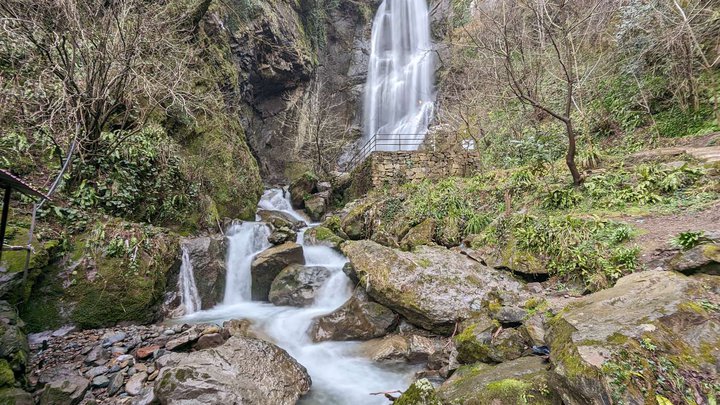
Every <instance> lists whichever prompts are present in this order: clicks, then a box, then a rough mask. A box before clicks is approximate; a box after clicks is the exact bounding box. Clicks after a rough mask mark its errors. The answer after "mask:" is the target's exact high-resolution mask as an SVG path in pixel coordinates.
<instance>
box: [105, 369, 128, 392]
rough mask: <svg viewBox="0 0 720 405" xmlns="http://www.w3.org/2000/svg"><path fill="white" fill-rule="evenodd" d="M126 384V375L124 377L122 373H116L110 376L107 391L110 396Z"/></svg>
mask: <svg viewBox="0 0 720 405" xmlns="http://www.w3.org/2000/svg"><path fill="white" fill-rule="evenodd" d="M124 384H125V377H123V375H122V373H115V374H113V375H112V376H110V382H109V384H108V387H107V393H108V395H109V396H113V395H115V394H117V393H118V391H120V389H121V388H122V387H123V385H124Z"/></svg>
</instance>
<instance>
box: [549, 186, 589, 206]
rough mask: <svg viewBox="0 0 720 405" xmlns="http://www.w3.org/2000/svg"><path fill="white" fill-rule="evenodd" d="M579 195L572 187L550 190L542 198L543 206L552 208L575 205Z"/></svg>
mask: <svg viewBox="0 0 720 405" xmlns="http://www.w3.org/2000/svg"><path fill="white" fill-rule="evenodd" d="M580 200H581V196H580V195H579V194H578V192H577V191H575V189H574V188H559V189H555V190H550V191H549V192H548V193H547V194H546V195H545V198H544V199H543V206H545V207H546V208H554V209H568V208H572V207H574V206H576V205H577V204H578V203H579V202H580Z"/></svg>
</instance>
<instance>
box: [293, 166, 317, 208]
mask: <svg viewBox="0 0 720 405" xmlns="http://www.w3.org/2000/svg"><path fill="white" fill-rule="evenodd" d="M317 185H318V179H317V177H315V176H314V175H312V174H310V173H305V174H303V175H302V176H300V177H298V178H297V179H295V181H293V182H292V183H291V184H290V201H291V202H292V205H293V207H294V208H298V209H299V208H303V207H305V203H306V201H305V199H306V197H307V196H310V195H312V194H314V193H316V192H317V191H318V189H317Z"/></svg>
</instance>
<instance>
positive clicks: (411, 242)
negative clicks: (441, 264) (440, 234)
mask: <svg viewBox="0 0 720 405" xmlns="http://www.w3.org/2000/svg"><path fill="white" fill-rule="evenodd" d="M435 226H436V224H435V220H434V219H432V218H428V219H426V220H424V221H423V222H421V223H420V224H419V225H416V226H415V227H413V228H411V229H410V231H409V232H408V233H407V235H405V237H404V238H403V239H402V241H400V247H402V248H403V250H413V249H414V248H415V247H416V246H421V245H431V244H433V240H434V238H435Z"/></svg>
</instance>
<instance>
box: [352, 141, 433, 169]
mask: <svg viewBox="0 0 720 405" xmlns="http://www.w3.org/2000/svg"><path fill="white" fill-rule="evenodd" d="M433 144H434V142H428V140H427V139H425V134H375V135H373V137H372V138H370V140H368V141H367V142H366V143H365V145H363V147H362V148H360V150H358V152H357V153H356V154H355V155H354V156H353V157H352V158H351V159H350V160H349V161H348V163H347V166H346V167H345V170H346V171H347V172H351V171H353V170H355V168H357V167H358V166H360V165H361V164H362V163H363V162H364V161H365V159H367V157H368V156H370V154H372V153H373V152H403V151H404V152H409V151H415V150H418V149H420V146H423V145H424V146H434V145H433Z"/></svg>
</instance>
